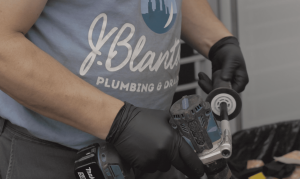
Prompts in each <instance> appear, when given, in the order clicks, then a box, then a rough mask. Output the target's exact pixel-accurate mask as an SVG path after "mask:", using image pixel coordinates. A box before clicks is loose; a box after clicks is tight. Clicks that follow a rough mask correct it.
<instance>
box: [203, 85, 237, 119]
mask: <svg viewBox="0 0 300 179" xmlns="http://www.w3.org/2000/svg"><path fill="white" fill-rule="evenodd" d="M206 101H207V102H209V103H210V105H211V109H212V111H213V113H214V116H215V118H216V119H217V120H218V121H221V120H223V119H222V118H221V116H220V104H221V103H222V102H225V103H226V104H227V109H228V117H229V120H231V119H233V118H235V117H236V116H237V115H238V114H239V113H240V112H241V109H242V100H241V98H240V96H239V94H238V93H237V92H235V91H234V90H233V89H230V88H226V87H219V88H216V89H214V90H213V91H211V92H210V93H209V94H208V96H207V98H206Z"/></svg>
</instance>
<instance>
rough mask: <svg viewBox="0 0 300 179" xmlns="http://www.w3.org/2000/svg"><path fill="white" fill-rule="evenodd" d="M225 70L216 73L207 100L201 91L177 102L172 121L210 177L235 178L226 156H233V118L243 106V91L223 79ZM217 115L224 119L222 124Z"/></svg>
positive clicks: (171, 111)
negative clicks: (231, 122)
mask: <svg viewBox="0 0 300 179" xmlns="http://www.w3.org/2000/svg"><path fill="white" fill-rule="evenodd" d="M220 75H221V71H216V72H215V73H214V74H213V88H214V90H213V91H212V92H210V93H209V94H208V96H207V98H206V101H203V100H202V99H201V98H200V97H199V96H198V95H191V96H184V97H182V99H180V100H178V101H177V102H175V103H174V104H173V105H172V107H171V109H170V113H171V115H172V118H171V120H170V123H171V124H172V126H173V128H175V129H176V130H179V132H180V134H181V135H182V137H183V138H184V139H185V140H186V141H187V143H188V144H190V146H191V147H192V148H193V150H194V151H195V152H196V153H197V154H198V156H199V158H200V159H201V161H202V162H203V164H204V171H205V173H206V175H207V177H208V179H221V178H222V179H231V178H233V176H232V174H231V171H230V169H229V168H228V166H227V163H226V160H225V159H227V158H229V157H230V156H231V151H232V142H231V131H230V127H229V120H230V119H233V118H235V117H236V116H237V115H238V114H239V113H240V110H241V106H242V102H241V98H240V97H239V95H238V94H237V93H236V92H235V91H234V90H232V89H231V84H230V82H226V81H223V80H221V78H220ZM215 119H217V120H218V121H220V123H221V130H220V128H219V127H218V123H217V122H216V121H215Z"/></svg>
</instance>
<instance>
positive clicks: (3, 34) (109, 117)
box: [0, 0, 248, 179]
mask: <svg viewBox="0 0 300 179" xmlns="http://www.w3.org/2000/svg"><path fill="white" fill-rule="evenodd" d="M181 17H182V18H181ZM181 20H182V21H181ZM0 24H1V26H0V39H1V41H0V89H1V90H2V91H1V93H0V100H1V101H0V116H1V117H2V118H3V119H6V122H5V125H2V126H4V127H3V130H1V133H2V135H1V137H0V158H1V160H0V173H1V174H0V176H1V177H2V178H12V179H17V178H22V179H25V178H30V179H34V178H49V179H50V178H74V174H73V162H74V158H75V155H76V150H77V149H80V148H82V147H85V146H87V145H89V144H92V143H94V142H104V140H106V141H107V142H110V143H112V144H114V146H115V148H116V149H117V151H118V153H119V154H120V155H121V157H123V158H124V159H125V160H126V161H127V162H128V163H130V165H131V166H132V167H134V168H135V169H136V171H137V172H136V174H137V177H138V178H159V177H160V178H184V175H183V174H182V173H181V172H183V173H184V174H185V175H188V176H189V177H190V178H199V177H200V176H202V175H203V169H202V163H201V161H200V160H199V159H198V158H197V156H196V154H195V153H194V152H193V151H192V150H191V148H190V147H189V146H188V144H187V143H186V142H185V141H183V140H182V138H181V137H180V136H179V134H178V133H176V132H175V131H174V130H173V129H172V128H171V127H170V125H169V124H168V118H169V115H168V113H167V112H166V110H168V109H169V107H170V105H171V100H172V97H173V94H174V92H175V88H176V84H177V82H178V77H177V75H178V72H179V62H178V61H179V54H180V51H179V50H180V49H179V45H180V41H179V39H180V35H181V36H182V39H184V40H185V41H186V42H188V43H189V44H190V45H192V46H193V47H194V48H195V49H196V50H198V51H199V52H200V53H201V54H203V55H204V56H206V57H209V58H210V60H211V61H212V63H213V70H218V69H222V75H223V76H222V78H223V79H224V80H228V81H232V83H233V87H234V89H235V90H237V91H238V92H241V91H242V90H243V89H244V87H245V86H246V84H247V83H248V76H247V72H246V67H245V62H244V59H243V57H242V54H241V51H240V49H239V46H238V42H237V40H236V39H235V38H233V37H231V36H232V34H230V33H229V32H228V30H227V29H226V28H225V27H224V26H223V25H222V23H221V22H220V21H219V20H218V19H217V18H216V17H215V16H214V14H213V13H212V11H211V9H210V7H209V5H208V3H207V1H206V0H183V1H182V2H181V0H164V1H159V0H155V1H154V0H142V1H130V0H129V1H103V0H98V1H97V0H91V1H82V0H49V1H47V0H9V1H7V0H0ZM181 27H182V29H181ZM200 79H201V80H200V82H199V83H200V84H201V86H202V87H204V88H205V89H206V91H209V90H210V88H211V84H210V82H209V80H208V79H207V78H206V77H205V76H203V75H200ZM124 101H126V102H124ZM163 110H164V111H163ZM3 119H2V120H1V123H2V124H3V123H4V122H3V121H4V120H3ZM175 168H176V169H178V170H179V171H180V172H179V171H178V170H176V169H175ZM147 173H152V174H147Z"/></svg>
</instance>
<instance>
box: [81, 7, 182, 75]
mask: <svg viewBox="0 0 300 179" xmlns="http://www.w3.org/2000/svg"><path fill="white" fill-rule="evenodd" d="M100 19H103V23H102V29H101V32H100V35H99V38H98V41H97V43H96V45H94V44H93V41H92V36H93V31H94V28H95V26H96V24H97V23H98V21H99V20H100ZM106 25H107V15H106V14H105V13H102V14H100V15H98V16H97V17H96V18H95V19H94V21H93V22H92V24H91V26H90V29H89V33H88V41H89V45H90V47H91V49H92V51H91V52H90V53H89V54H88V55H87V57H86V58H85V59H84V61H83V63H82V64H81V67H80V71H79V73H80V75H81V76H84V75H85V74H86V73H87V72H88V71H89V69H90V68H91V66H92V65H93V63H94V61H95V59H96V57H97V55H99V56H100V55H101V54H102V53H101V51H100V49H101V48H102V46H103V45H104V44H105V43H106V42H107V40H108V39H109V38H110V37H111V36H112V35H113V34H115V32H116V31H117V30H118V28H117V27H114V28H112V29H111V30H110V31H109V32H108V34H106V35H105V36H104V33H105V29H106ZM127 28H129V29H130V33H129V34H128V36H127V37H126V38H125V39H123V40H121V41H120V37H121V35H122V34H123V32H124V31H125V29H127ZM134 33H135V27H134V26H133V25H132V24H130V23H125V24H124V25H123V26H122V27H121V29H120V30H119V32H118V33H117V35H116V36H115V38H114V41H113V43H112V44H111V47H110V49H109V52H108V57H107V59H106V62H105V67H106V69H107V70H108V71H111V72H114V71H118V70H120V69H122V68H123V67H124V66H125V65H127V64H128V63H129V69H130V70H131V71H132V72H135V71H139V72H142V71H144V70H145V69H146V68H149V70H150V71H157V70H158V69H159V67H160V66H161V64H162V63H163V62H164V65H163V66H164V69H173V68H174V66H177V65H178V63H179V59H180V45H179V44H180V40H179V39H175V42H174V45H173V46H172V47H171V49H170V50H167V51H165V52H161V53H160V54H159V56H158V58H157V60H156V62H154V60H155V57H156V53H155V52H153V51H148V52H147V53H146V54H145V55H144V57H143V58H142V59H141V60H140V61H139V62H136V63H134V62H135V60H136V58H137V57H138V55H139V54H140V52H141V51H142V49H143V47H144V45H145V43H146V37H145V36H144V35H143V36H141V37H140V38H139V40H138V42H137V44H136V46H135V48H134V49H133V48H132V46H131V45H130V44H129V43H128V41H129V40H130V39H131V38H132V37H133V35H134ZM116 46H123V47H126V48H127V50H128V52H127V56H126V58H125V59H124V60H123V61H122V63H120V64H119V65H118V66H115V67H112V63H111V62H112V60H113V58H114V57H115V56H116V55H117V53H118V52H117V51H116V50H115V47H116ZM176 47H178V48H177V53H176V54H175V50H176ZM97 64H98V65H102V62H101V61H97ZM134 64H136V65H134Z"/></svg>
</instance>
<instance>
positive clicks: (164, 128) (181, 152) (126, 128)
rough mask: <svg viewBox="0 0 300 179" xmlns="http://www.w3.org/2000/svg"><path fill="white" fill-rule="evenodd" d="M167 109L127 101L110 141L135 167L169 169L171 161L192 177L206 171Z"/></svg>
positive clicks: (163, 170) (145, 169)
mask: <svg viewBox="0 0 300 179" xmlns="http://www.w3.org/2000/svg"><path fill="white" fill-rule="evenodd" d="M169 118H170V116H169V113H168V112H166V111H161V110H153V109H145V108H138V107H135V106H133V105H131V104H129V103H126V102H125V105H124V106H123V107H122V109H121V110H120V111H119V113H118V115H117V117H116V119H115V120H114V122H113V124H112V127H111V129H110V132H109V134H108V136H107V138H106V141H107V142H110V143H112V144H114V146H115V148H116V150H117V151H118V153H119V155H120V156H121V157H122V158H123V159H124V160H125V161H127V162H128V163H129V164H130V165H131V166H132V167H134V168H137V169H139V170H141V171H143V172H149V173H152V172H155V171H157V170H159V171H162V172H166V171H168V170H169V169H170V167H171V165H173V166H174V167H175V168H177V169H178V170H180V171H181V172H182V173H184V174H185V175H187V176H188V177H190V178H198V179H199V178H200V177H201V176H202V175H203V167H202V165H203V164H202V162H201V160H200V159H199V158H198V156H197V155H196V153H195V152H194V151H193V150H192V148H191V147H190V146H189V145H188V144H187V143H186V141H185V140H183V139H182V137H181V136H180V135H179V133H178V132H177V131H176V130H174V129H173V128H172V127H171V126H170V124H169V123H168V120H169Z"/></svg>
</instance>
